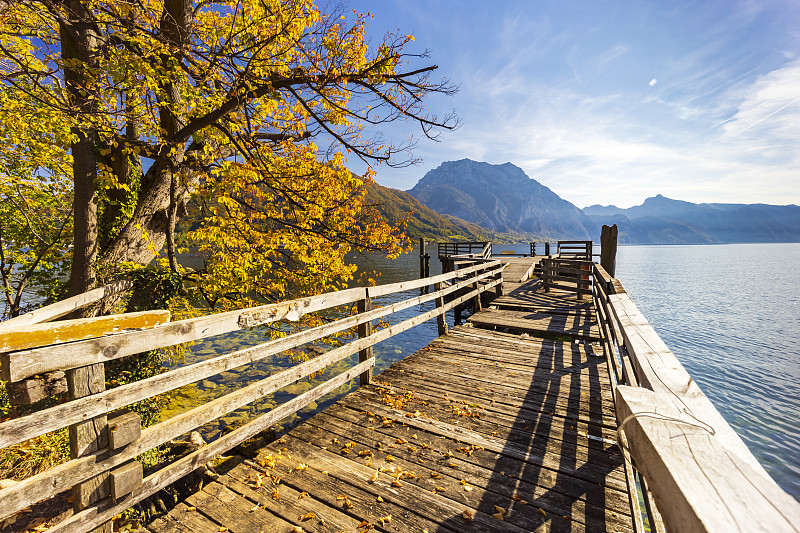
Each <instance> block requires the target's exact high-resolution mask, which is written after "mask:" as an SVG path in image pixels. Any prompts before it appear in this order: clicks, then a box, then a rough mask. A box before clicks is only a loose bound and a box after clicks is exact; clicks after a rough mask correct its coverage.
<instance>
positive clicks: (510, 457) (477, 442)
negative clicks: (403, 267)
mask: <svg viewBox="0 0 800 533" xmlns="http://www.w3.org/2000/svg"><path fill="white" fill-rule="evenodd" d="M536 284H538V281H532V282H528V283H527V284H523V285H522V287H525V286H526V285H527V286H528V287H530V286H535V285H536ZM526 290H527V289H526ZM563 297H564V298H570V297H571V298H572V299H573V300H574V299H575V295H574V294H571V295H567V294H564V295H563ZM506 299H507V300H508V297H506ZM498 314H508V313H507V312H504V313H501V312H499V311H497V310H492V309H488V310H485V311H482V312H479V313H477V314H475V315H473V316H472V317H471V319H470V320H471V324H467V325H464V326H457V327H455V328H452V329H451V330H450V331H449V332H448V333H447V334H446V335H443V336H441V337H439V338H437V339H436V340H434V341H433V342H432V343H431V344H430V345H428V346H427V347H425V348H423V349H422V350H420V351H418V352H417V353H415V354H413V355H412V356H410V357H407V358H405V359H403V360H401V361H398V362H396V363H395V364H394V365H392V366H391V367H390V368H389V369H387V370H386V371H384V372H383V373H382V374H381V375H379V376H377V377H376V378H375V380H374V382H373V383H372V384H371V385H368V386H364V387H361V388H360V389H359V390H358V391H357V392H354V393H352V394H349V395H347V396H346V397H344V398H342V399H341V400H340V401H339V402H337V403H336V404H334V405H333V406H331V407H329V408H328V409H326V410H325V411H324V412H321V413H319V414H317V415H316V416H314V417H313V418H311V419H310V420H307V421H306V422H304V423H303V424H301V425H300V426H299V427H297V428H295V429H294V430H292V431H291V432H289V433H288V434H287V435H285V436H283V437H282V438H281V439H280V440H278V441H276V442H274V443H272V444H271V445H269V446H267V447H266V448H265V449H263V450H262V451H261V452H260V454H259V456H258V458H257V459H256V460H254V461H245V462H242V463H240V464H237V465H236V466H235V467H234V468H233V469H231V470H230V471H228V472H227V473H226V474H225V475H222V476H221V477H219V478H218V479H217V480H215V481H214V482H213V483H211V484H209V485H207V486H206V487H205V488H204V489H203V491H201V492H198V493H197V494H194V495H192V496H191V497H190V498H189V499H187V500H186V502H185V503H183V504H180V505H179V506H178V507H176V508H175V509H174V510H173V511H172V512H171V513H170V514H169V515H167V516H165V517H163V518H161V519H158V520H156V521H155V522H153V523H152V524H150V525H149V526H148V529H150V531H152V532H153V533H168V532H175V531H209V532H216V531H220V528H222V527H224V528H227V530H228V531H231V532H237V531H241V532H250V531H293V530H295V531H299V529H296V528H302V530H303V531H333V532H336V531H369V530H371V529H375V530H377V531H415V532H422V531H428V532H429V533H433V532H434V531H454V532H462V531H483V532H491V531H531V530H535V531H618V532H624V531H632V530H633V521H632V518H631V507H630V502H629V496H628V484H627V481H626V478H625V469H624V463H623V459H622V456H621V454H620V451H619V449H618V447H617V445H616V442H615V439H616V437H615V429H616V420H615V415H614V400H613V396H612V391H611V383H610V378H609V374H608V369H607V368H606V366H607V365H606V360H605V359H604V357H603V354H602V349H600V350H599V353H597V352H595V350H596V349H598V348H597V347H596V346H595V347H593V346H592V345H590V344H586V343H576V342H563V341H561V340H548V339H539V338H531V337H528V336H527V335H526V336H520V335H517V334H510V333H503V332H499V331H492V330H488V329H483V328H481V327H476V326H480V325H484V324H489V323H491V319H492V318H493V317H494V316H495V315H498ZM518 314H519V316H518V317H517V318H516V321H517V322H515V324H516V323H524V322H525V321H526V320H527V321H528V322H530V324H531V326H530V328H528V330H527V331H528V332H534V331H538V330H539V329H541V328H542V326H541V319H540V318H538V317H539V315H541V313H530V312H525V311H519V312H518ZM525 315H535V316H536V317H537V318H532V319H529V318H526V317H525ZM486 317H488V319H489V320H485V318H486ZM550 317H551V318H554V319H556V320H557V321H556V320H554V321H551V323H550V324H548V326H547V327H546V328H545V329H547V331H548V332H551V333H553V332H558V334H559V335H560V336H562V337H574V338H575V339H584V338H585V337H586V328H585V327H584V325H580V324H579V325H575V324H573V323H572V322H569V321H564V320H560V319H562V318H564V316H561V315H550ZM566 318H569V319H570V320H572V319H574V318H575V317H566ZM473 324H474V325H475V326H473ZM517 325H519V324H517ZM493 327H494V326H493ZM595 327H596V326H595ZM523 329H524V328H523ZM189 509H193V510H192V511H190V510H189Z"/></svg>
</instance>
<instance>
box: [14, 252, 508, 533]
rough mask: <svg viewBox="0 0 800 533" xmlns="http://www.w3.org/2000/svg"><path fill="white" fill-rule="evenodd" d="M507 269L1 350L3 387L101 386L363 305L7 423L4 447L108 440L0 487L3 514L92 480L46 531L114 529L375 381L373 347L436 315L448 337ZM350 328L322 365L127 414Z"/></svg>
mask: <svg viewBox="0 0 800 533" xmlns="http://www.w3.org/2000/svg"><path fill="white" fill-rule="evenodd" d="M502 270H503V265H502V264H501V263H500V262H499V261H488V262H487V261H480V262H479V263H478V264H475V265H473V266H470V267H467V268H462V269H460V270H457V271H455V272H449V273H445V274H441V275H438V276H433V277H428V278H424V279H418V280H413V281H407V282H402V283H394V284H389V285H380V286H376V287H358V288H353V289H347V290H342V291H338V292H332V293H326V294H321V295H318V296H312V297H309V298H302V299H299V300H293V301H289V302H283V303H278V304H273V305H265V306H261V307H255V308H251V309H245V310H237V311H230V312H225V313H219V314H215V315H210V316H204V317H200V318H192V319H187V320H179V321H175V322H169V323H166V324H161V325H156V326H155V327H151V328H149V329H142V330H138V331H114V330H113V328H112V329H111V330H110V331H109V333H111V332H113V334H107V335H102V336H99V337H93V338H89V339H82V340H81V339H80V335H78V338H77V339H73V341H72V342H68V343H60V344H52V345H49V346H40V345H37V346H30V345H25V348H24V349H16V350H15V349H14V348H13V347H9V346H6V348H4V350H6V353H3V354H1V355H0V364H1V365H2V367H1V370H2V379H4V380H6V381H10V382H20V381H21V380H26V379H28V380H32V381H36V380H37V379H39V378H36V377H34V378H31V377H32V376H42V375H44V374H46V373H56V374H57V373H59V372H64V371H66V372H67V374H69V372H72V371H74V370H75V369H80V368H98V366H99V368H100V376H101V379H100V381H102V382H104V379H102V363H104V362H106V361H111V360H114V359H119V358H122V357H127V356H131V355H134V354H138V353H141V352H145V351H148V350H154V349H158V348H162V347H167V346H172V345H176V344H181V343H185V342H189V341H195V340H199V339H202V338H206V337H211V336H214V335H220V334H223V333H230V332H234V331H241V330H246V329H248V328H251V327H253V326H258V325H262V324H267V323H272V322H277V321H281V320H289V321H296V320H298V319H299V318H300V317H301V316H302V315H304V314H307V313H314V312H318V311H323V310H326V309H332V308H342V307H343V306H346V307H347V308H348V309H350V308H351V307H352V305H353V304H356V308H357V312H356V313H355V314H351V315H350V316H346V317H344V318H340V319H338V320H335V321H333V322H329V323H325V324H324V325H321V326H318V327H314V328H311V329H306V330H301V331H298V332H295V333H292V334H290V335H288V336H285V337H282V338H277V339H274V340H270V341H267V342H264V343H263V344H259V345H257V346H254V347H251V348H246V349H242V350H238V351H235V352H232V353H226V354H220V355H218V356H216V357H213V358H211V359H207V360H203V361H201V362H198V363H194V364H191V365H187V366H184V367H180V368H176V369H174V370H170V371H168V372H165V373H163V374H158V375H156V376H153V377H150V378H147V379H144V380H141V381H137V382H134V383H130V384H127V385H122V386H119V387H117V388H114V389H110V390H99V391H96V392H94V393H91V394H87V395H85V396H83V397H75V395H73V394H70V401H66V402H65V403H61V404H57V405H54V406H52V407H49V408H47V409H44V410H42V411H38V412H35V413H33V414H30V415H27V416H23V417H20V418H16V419H12V420H8V421H6V422H3V423H2V424H0V448H7V447H9V446H13V445H15V444H19V443H22V442H24V441H26V440H28V439H31V438H34V437H36V436H39V435H42V434H44V433H48V432H51V431H55V430H58V429H61V428H64V427H67V426H70V427H71V428H76V427H79V426H80V425H81V424H86V423H87V422H86V421H91V422H93V423H94V425H95V426H99V431H101V432H103V431H105V433H106V434H107V435H108V438H107V439H106V440H104V441H102V444H101V445H98V446H96V447H95V448H96V449H89V450H79V453H74V454H73V458H72V459H71V460H70V461H68V462H66V463H64V464H61V465H58V466H56V467H54V468H52V469H50V470H47V471H44V472H41V473H39V474H37V475H35V476H33V477H30V478H28V479H25V480H22V481H20V482H19V483H17V484H15V485H13V486H10V487H7V488H4V489H2V490H0V519H2V518H4V517H6V516H9V515H11V514H14V513H16V512H18V511H20V510H22V509H25V508H26V507H28V506H30V505H32V504H34V503H36V502H38V501H40V500H42V499H45V498H48V497H50V496H52V495H54V494H58V493H60V492H62V491H65V490H69V489H70V488H72V487H78V490H79V491H84V490H85V488H86V486H87V484H89V485H91V486H92V487H93V489H92V491H90V493H89V494H87V495H86V501H85V502H84V504H82V505H81V506H80V507H81V508H80V509H78V510H76V513H75V514H74V515H73V516H72V517H70V518H68V519H67V520H65V521H63V522H61V523H60V524H58V525H56V526H54V527H53V528H51V529H50V530H49V531H53V532H56V531H69V532H73V531H89V530H92V529H93V528H96V527H98V526H100V525H102V524H106V523H107V522H108V521H109V520H110V519H111V518H112V517H114V516H115V515H117V514H118V513H120V512H121V511H123V510H125V509H127V508H129V507H131V506H132V505H134V504H135V503H137V502H139V501H141V500H142V499H144V498H146V497H147V496H149V495H151V494H153V493H155V492H156V491H158V490H160V489H161V488H163V487H165V486H167V485H169V484H171V483H173V482H174V481H176V480H178V479H180V478H181V477H183V476H185V475H186V474H188V473H190V472H192V471H193V470H195V469H197V468H198V467H200V466H202V465H204V464H205V463H207V462H208V461H210V460H211V459H213V458H214V457H216V456H218V455H220V454H222V453H223V452H225V451H227V450H229V449H231V448H232V447H234V446H236V445H237V444H239V443H241V442H243V441H244V440H246V439H249V438H250V437H252V436H254V435H256V434H258V433H259V432H261V431H263V430H265V429H267V428H269V427H270V426H272V425H274V424H275V423H277V422H278V421H280V420H281V419H283V418H285V417H287V416H289V415H291V414H293V413H296V412H297V411H298V410H300V409H301V408H303V407H305V406H306V405H308V404H309V403H311V402H313V401H316V400H317V399H319V398H320V397H322V396H323V395H325V394H327V393H329V392H331V391H333V390H335V389H336V388H337V387H339V386H340V385H342V384H344V383H346V382H348V381H350V380H352V379H354V378H356V377H359V376H360V383H361V384H362V385H364V384H366V383H369V381H370V379H371V375H372V368H373V367H374V365H375V358H374V356H373V355H372V346H373V345H375V344H377V343H379V342H381V341H383V340H385V339H388V338H390V337H392V336H394V335H397V334H398V333H401V332H403V331H405V330H407V329H409V328H412V327H414V326H416V325H418V324H421V323H423V322H425V321H427V320H429V319H432V318H437V322H438V327H439V332H440V333H443V332H445V331H446V324H445V320H444V313H445V312H446V311H448V310H449V309H452V308H454V307H455V306H457V305H460V304H462V303H464V302H465V301H467V300H469V299H475V298H479V297H480V294H481V293H482V292H483V291H487V290H489V289H492V288H494V287H497V286H498V285H500V283H501V282H502V276H501V274H502ZM446 283H448V285H447V286H445V284H446ZM429 285H433V286H434V288H435V290H434V292H432V293H430V294H424V295H420V296H415V297H412V298H408V299H405V300H402V301H398V302H395V303H392V304H390V305H386V306H384V307H374V308H373V305H372V300H373V299H374V298H377V297H380V296H385V295H390V294H395V293H400V292H404V291H410V290H414V289H419V288H421V287H423V286H429ZM103 294H105V292H104V291H102V290H101V291H98V293H97V294H94V295H92V296H91V297H87V298H84V299H83V300H81V301H80V302H77V303H76V302H71V303H69V304H68V305H67V306H66V307H69V308H70V310H72V309H74V308H75V306H76V305H79V304H80V305H84V304H85V303H86V301H88V300H92V298H94V299H95V300H96V299H97V297H102V295H103ZM92 301H94V300H92ZM431 301H433V302H435V306H434V308H433V309H432V310H430V311H427V312H424V313H420V314H418V315H416V316H414V317H412V318H408V319H406V320H403V321H401V322H398V323H397V324H394V325H391V326H389V327H386V328H383V329H377V330H373V329H372V321H373V320H377V319H380V318H383V317H387V316H389V315H392V314H394V313H397V312H399V311H402V310H405V309H409V308H412V307H415V306H417V305H419V304H422V303H425V302H431ZM62 304H63V302H62ZM56 305H57V306H58V305H60V304H56ZM63 308H64V306H63V305H62V306H61V308H59V310H58V313H61V311H62V310H63ZM62 314H63V313H62ZM31 315H32V318H31V317H29V318H28V319H26V320H27V322H26V324H33V323H37V322H39V321H40V319H41V320H44V319H51V318H53V317H54V316H55V315H53V314H52V313H49V312H48V311H47V308H45V309H43V310H41V311H35V312H34V313H31ZM42 317H46V318H42ZM20 322H23V321H22V320H20V321H17V322H16V326H15V323H12V322H11V321H9V322H6V323H3V324H2V326H3V327H2V328H1V329H0V338H2V336H3V332H9V331H12V328H13V329H17V327H18V326H19V324H20ZM59 324H60V323H58V322H55V323H52V324H51V326H52V327H57V326H58V325H59ZM36 327H39V326H36ZM351 328H357V331H358V338H357V339H356V340H353V341H351V342H349V343H348V344H344V345H342V346H339V347H336V348H333V349H331V350H329V351H327V352H325V353H324V354H322V355H320V356H318V357H316V358H313V359H311V360H309V361H306V362H303V363H301V364H298V365H296V366H293V367H291V368H288V369H286V370H283V371H280V372H277V373H275V374H273V375H271V376H269V377H267V378H265V379H262V380H260V381H256V382H254V383H252V384H249V385H247V386H245V387H244V388H241V389H238V390H236V391H235V392H231V393H229V394H226V395H224V396H222V397H220V398H217V399H215V400H213V401H211V402H208V403H205V404H203V405H200V406H197V407H195V408H194V409H192V410H190V411H188V412H184V413H181V414H179V415H177V416H174V417H172V418H170V419H168V420H165V421H163V422H160V423H158V424H156V425H153V426H150V427H147V428H144V429H142V428H141V423H140V420H139V419H138V415H135V414H134V413H130V412H127V411H125V410H124V408H125V407H126V406H128V405H130V404H131V403H134V402H138V401H141V400H144V399H147V398H151V397H153V396H156V395H159V394H163V393H167V392H169V391H171V390H173V389H175V388H177V387H181V386H184V385H188V384H191V383H195V382H198V381H200V380H203V379H207V378H209V377H211V376H213V375H215V374H218V373H220V372H224V371H227V370H230V369H233V368H236V367H239V366H242V365H246V364H250V363H253V362H255V361H258V360H261V359H264V358H265V357H268V356H271V355H275V354H279V353H281V352H284V351H285V350H289V349H292V348H296V347H299V346H302V345H304V344H306V343H310V342H314V341H318V340H321V339H323V338H325V337H328V336H330V335H333V334H336V333H340V332H344V331H346V330H349V329H351ZM37 338H38V339H40V338H41V337H37ZM64 338H66V337H64ZM17 341H19V339H17ZM356 353H358V354H359V362H358V363H357V364H356V365H355V366H352V367H351V368H349V369H348V370H346V371H345V372H342V373H340V374H338V375H337V376H335V377H333V378H331V379H329V380H328V381H326V382H324V383H322V384H320V385H318V386H316V387H314V388H312V389H310V390H308V391H307V392H305V393H303V394H300V395H299V396H296V397H295V398H293V399H292V400H290V401H288V402H286V403H284V404H281V405H279V406H278V407H276V408H274V409H272V410H271V411H269V412H267V413H265V414H263V415H261V416H259V417H257V418H255V419H253V420H251V421H249V422H248V423H246V424H244V425H243V426H241V427H239V428H237V429H235V430H234V431H232V432H230V433H228V434H226V435H224V436H222V437H220V438H218V439H217V440H215V441H213V442H211V443H210V444H208V445H206V446H204V447H201V448H199V449H198V450H196V451H194V452H192V453H190V454H189V455H186V456H184V457H182V458H180V459H178V460H177V461H175V462H173V463H172V464H170V465H168V466H166V467H164V468H162V469H160V470H158V471H156V472H155V473H153V474H150V475H148V476H147V477H144V476H143V472H142V466H141V464H139V463H138V462H136V457H137V456H138V455H140V454H142V453H143V452H145V451H147V450H150V449H153V448H155V447H156V446H158V445H160V444H163V443H165V442H167V441H169V440H172V439H175V438H177V437H179V436H181V435H184V434H187V433H188V432H190V431H192V430H193V429H195V428H197V427H200V426H202V425H204V424H206V423H208V422H211V421H213V420H215V419H217V418H219V417H221V416H224V415H226V414H228V413H230V412H232V411H234V410H236V409H238V408H240V407H242V406H244V405H246V404H248V403H251V402H253V401H256V400H258V399H259V398H262V397H263V396H265V395H268V394H271V393H274V392H275V391H278V390H279V389H281V388H283V387H285V386H287V385H290V384H292V383H294V382H296V381H297V380H299V379H302V378H304V377H307V376H309V375H311V374H314V373H317V372H320V371H321V370H324V369H325V368H326V367H328V366H329V365H331V364H333V363H336V362H338V361H342V360H343V359H346V358H348V357H350V356H351V355H353V354H356ZM102 389H104V387H102ZM73 433H78V432H77V431H70V438H71V439H73V437H74V436H73ZM74 442H75V441H73V443H74Z"/></svg>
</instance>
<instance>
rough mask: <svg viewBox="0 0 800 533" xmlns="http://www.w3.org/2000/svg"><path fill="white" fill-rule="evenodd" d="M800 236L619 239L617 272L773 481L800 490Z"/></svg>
mask: <svg viewBox="0 0 800 533" xmlns="http://www.w3.org/2000/svg"><path fill="white" fill-rule="evenodd" d="M798 274H800V244H728V245H708V246H705V245H704V246H623V247H620V248H619V250H618V252H617V272H616V275H617V278H618V279H619V280H620V281H622V284H623V285H624V286H625V288H626V290H627V291H628V293H629V294H630V295H631V297H632V298H633V299H634V301H635V302H636V304H637V306H638V307H639V309H640V310H641V311H642V313H643V314H644V315H645V317H647V319H648V321H649V322H650V323H651V324H652V325H653V327H654V328H655V329H656V331H657V332H658V334H659V335H660V336H661V338H662V339H663V340H664V342H666V343H667V345H668V346H669V347H670V349H671V350H672V351H673V353H675V355H676V356H677V357H678V359H679V360H680V362H681V363H682V364H683V366H684V367H685V368H686V370H687V371H688V372H689V374H691V376H692V377H693V378H694V379H695V381H697V383H698V384H699V385H700V387H701V388H702V389H703V391H704V392H705V393H706V395H707V396H708V397H709V398H710V399H711V401H712V402H713V403H714V405H715V406H716V408H717V409H718V410H719V411H720V412H721V413H722V415H723V416H724V417H725V419H726V420H727V421H728V423H729V424H730V425H731V426H733V428H734V429H735V430H736V432H737V433H738V434H739V435H740V436H741V437H742V439H743V440H744V441H745V443H746V444H747V445H748V447H749V448H750V450H751V451H752V452H753V454H754V455H755V456H756V457H757V458H758V460H759V461H760V462H761V464H762V465H764V467H765V468H766V469H767V471H768V472H769V473H770V475H771V476H772V477H773V478H774V479H775V481H776V482H777V483H778V484H779V485H780V486H781V487H782V488H783V489H784V490H786V491H787V492H788V493H790V494H791V495H792V496H794V497H795V498H796V499H798V500H800V277H799V276H798Z"/></svg>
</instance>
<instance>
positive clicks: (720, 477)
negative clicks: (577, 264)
mask: <svg viewBox="0 0 800 533" xmlns="http://www.w3.org/2000/svg"><path fill="white" fill-rule="evenodd" d="M592 272H593V278H594V284H593V294H594V299H595V303H596V305H595V307H596V309H597V313H598V322H600V325H601V332H602V337H603V348H604V351H605V352H606V356H607V361H608V364H609V370H610V373H611V374H612V375H613V376H614V377H615V379H616V380H619V382H620V383H619V384H617V383H614V389H615V391H614V392H615V405H616V410H617V419H618V421H619V423H620V426H619V434H620V437H621V440H622V442H621V443H620V446H621V447H623V449H624V452H625V455H626V458H630V460H631V461H632V463H633V465H634V466H635V467H636V469H637V470H638V471H639V472H640V474H641V475H642V477H643V478H644V480H645V481H646V485H647V490H645V492H646V495H649V494H650V492H652V496H653V498H654V500H655V506H656V507H657V509H658V511H659V513H660V516H661V517H662V518H663V521H664V525H665V526H666V528H667V530H668V531H720V532H723V531H724V532H727V531H753V530H759V531H762V530H763V531H797V523H798V522H800V503H798V502H797V501H796V500H795V499H794V498H792V497H791V496H790V495H789V494H787V493H786V492H785V491H783V489H781V488H780V487H779V486H778V485H777V484H776V483H775V481H774V480H773V479H772V478H771V477H770V476H769V474H767V472H766V471H765V470H764V468H763V466H762V465H761V464H760V463H759V462H758V460H757V459H756V458H755V456H753V454H752V452H751V451H750V450H749V449H748V448H747V446H746V445H745V443H744V442H743V441H742V439H741V438H740V437H739V435H738V434H737V433H736V432H735V430H734V429H733V428H732V427H731V426H730V425H729V424H728V423H727V421H726V420H725V419H724V418H723V417H722V415H721V414H720V413H719V411H718V410H717V409H716V408H715V407H714V405H713V404H712V403H711V401H710V400H709V399H708V397H706V395H705V394H704V393H703V391H702V390H701V389H700V387H699V386H698V385H697V383H696V382H695V381H694V380H693V379H692V378H691V376H690V375H689V373H688V372H687V371H686V370H685V369H684V367H683V365H681V363H680V362H679V361H678V359H677V357H675V355H674V354H673V353H672V352H671V351H670V350H669V348H668V347H667V346H666V344H665V343H664V342H663V341H662V340H661V338H660V337H659V336H658V334H657V333H656V332H655V330H654V329H653V328H652V326H651V325H650V324H649V323H648V322H647V320H646V319H645V317H644V316H643V315H642V314H641V312H640V311H639V309H638V308H637V307H636V305H635V304H634V302H633V300H632V299H631V297H630V296H629V295H628V294H627V292H626V291H625V289H624V287H623V286H622V284H621V283H620V282H619V280H617V279H615V278H612V277H611V276H610V275H609V274H608V273H607V272H606V271H605V270H604V269H603V268H602V267H601V266H600V265H598V264H595V265H594V268H593V271H592ZM678 437H680V438H678ZM634 512H635V511H634Z"/></svg>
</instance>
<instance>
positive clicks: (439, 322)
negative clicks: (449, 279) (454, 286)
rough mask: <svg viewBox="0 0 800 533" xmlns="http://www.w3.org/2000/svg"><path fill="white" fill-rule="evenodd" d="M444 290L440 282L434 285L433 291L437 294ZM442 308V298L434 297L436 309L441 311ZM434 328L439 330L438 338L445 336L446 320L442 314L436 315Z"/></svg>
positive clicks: (440, 296)
mask: <svg viewBox="0 0 800 533" xmlns="http://www.w3.org/2000/svg"><path fill="white" fill-rule="evenodd" d="M443 288H444V285H443V284H442V282H439V283H436V284H434V286H433V290H434V291H436V292H439V291H440V290H442V289H443ZM443 307H444V296H442V295H439V296H437V297H436V308H437V309H439V310H441V309H442V308H443ZM436 326H437V327H438V328H439V336H442V335H446V334H447V320H445V316H444V313H441V314H439V315H436Z"/></svg>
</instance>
